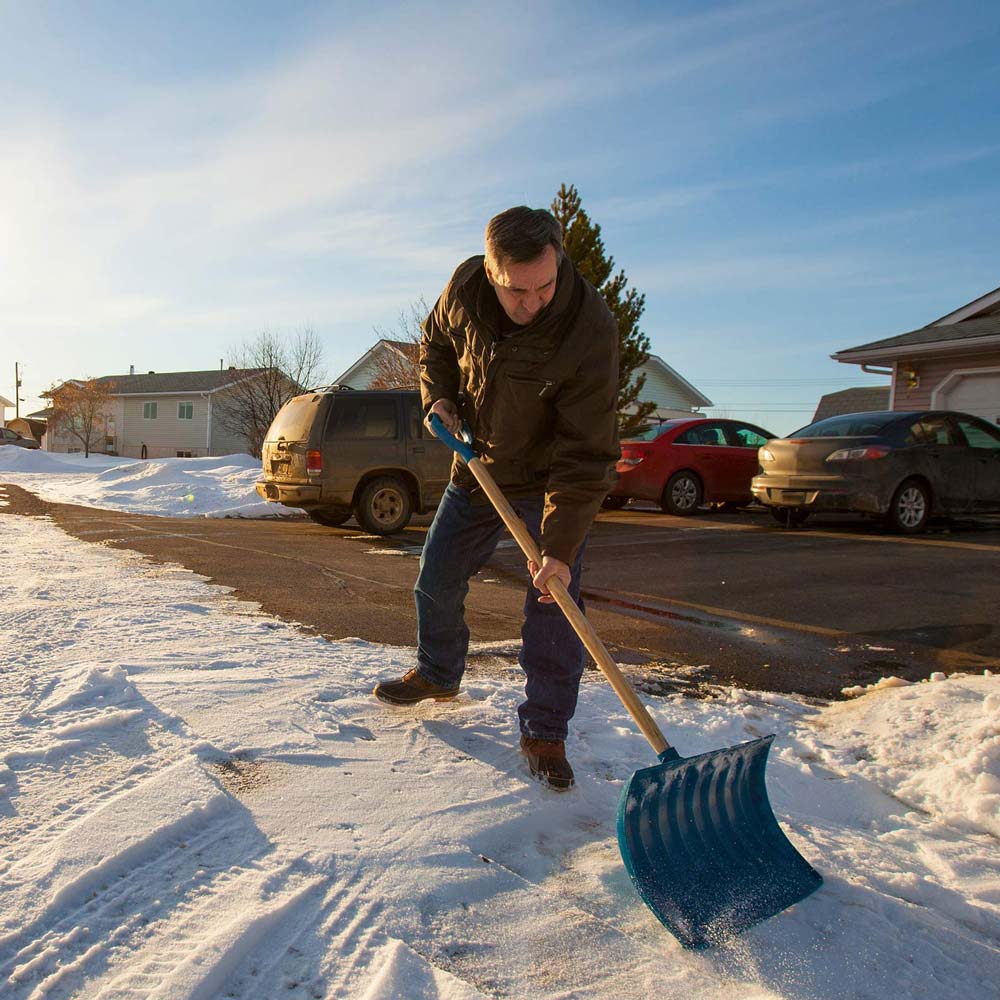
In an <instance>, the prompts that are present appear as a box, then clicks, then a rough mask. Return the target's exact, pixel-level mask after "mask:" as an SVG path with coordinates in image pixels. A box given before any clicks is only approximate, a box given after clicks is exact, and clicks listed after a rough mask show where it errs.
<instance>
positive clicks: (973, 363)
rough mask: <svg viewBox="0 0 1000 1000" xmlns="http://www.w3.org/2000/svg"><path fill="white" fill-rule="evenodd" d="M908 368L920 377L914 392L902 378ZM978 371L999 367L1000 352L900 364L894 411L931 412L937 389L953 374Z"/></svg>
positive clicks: (942, 357) (952, 356) (897, 371)
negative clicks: (954, 372) (934, 393)
mask: <svg viewBox="0 0 1000 1000" xmlns="http://www.w3.org/2000/svg"><path fill="white" fill-rule="evenodd" d="M905 367H910V368H912V369H913V370H914V371H915V372H916V373H917V375H918V376H919V377H920V385H918V386H917V387H916V388H915V389H908V388H907V387H906V379H905V378H904V377H903V375H902V371H903V369H904V368H905ZM976 368H1000V351H992V352H989V353H984V352H981V351H980V352H978V353H975V354H964V355H962V354H954V355H946V356H941V357H932V358H924V359H920V360H916V359H914V360H913V361H912V362H909V363H908V364H907V365H904V364H903V363H902V362H900V363H899V364H898V365H897V368H896V376H895V377H894V383H895V390H896V391H895V394H894V396H893V404H892V408H893V409H894V410H928V409H930V408H931V395H932V394H933V392H934V390H935V389H936V388H937V387H938V386H939V385H940V384H941V383H942V382H943V381H944V380H945V379H946V378H947V377H948V376H949V375H950V374H951V373H952V372H953V371H965V370H971V369H976Z"/></svg>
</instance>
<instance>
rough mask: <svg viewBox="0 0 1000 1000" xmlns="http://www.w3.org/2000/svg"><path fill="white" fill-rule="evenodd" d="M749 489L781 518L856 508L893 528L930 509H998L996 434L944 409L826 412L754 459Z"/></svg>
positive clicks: (917, 524)
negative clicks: (754, 471) (756, 471)
mask: <svg viewBox="0 0 1000 1000" xmlns="http://www.w3.org/2000/svg"><path fill="white" fill-rule="evenodd" d="M757 458H758V461H759V462H760V473H759V474H758V475H757V476H755V477H754V479H753V482H752V483H751V490H752V492H753V495H754V496H755V497H756V498H757V499H758V500H759V501H760V502H761V503H762V504H765V505H766V506H768V507H770V508H771V512H772V513H773V514H774V516H775V517H776V518H777V519H778V520H779V521H781V522H782V523H784V524H788V525H791V524H797V523H801V522H802V521H804V520H805V519H806V518H807V517H808V516H809V514H810V513H811V512H812V511H856V512H859V513H863V514H874V515H878V516H880V517H882V518H884V519H885V522H886V525H887V526H888V527H889V528H891V529H892V530H894V531H897V532H902V533H904V534H913V533H916V532H918V531H923V530H924V528H926V527H927V521H928V519H929V518H930V516H931V515H932V514H971V513H986V512H994V511H1000V430H998V429H997V428H996V427H994V426H993V425H992V424H989V423H987V422H986V421H985V420H982V419H980V418H979V417H973V416H970V415H969V414H968V413H956V412H953V411H950V410H922V411H918V412H909V413H906V412H884V411H883V412H879V413H847V414H842V415H840V416H836V417H827V419H825V420H820V421H818V422H816V423H814V424H810V425H809V426H808V427H803V428H802V429H801V430H798V431H796V432H795V433H794V434H790V435H789V436H788V437H786V438H776V439H775V440H773V441H768V442H767V444H765V445H764V446H763V447H762V448H761V449H760V451H759V452H758V455H757Z"/></svg>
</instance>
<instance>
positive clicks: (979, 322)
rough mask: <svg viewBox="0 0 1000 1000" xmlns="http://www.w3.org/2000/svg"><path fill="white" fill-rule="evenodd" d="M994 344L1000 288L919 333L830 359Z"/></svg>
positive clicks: (998, 333) (999, 331) (999, 328)
mask: <svg viewBox="0 0 1000 1000" xmlns="http://www.w3.org/2000/svg"><path fill="white" fill-rule="evenodd" d="M994 344H1000V288H994V289H993V291H992V292H987V293H986V294H985V295H980V296H979V298H978V299H973V300H972V302H968V303H966V304H965V305H964V306H960V307H959V308H958V309H955V310H954V311H952V312H950V313H948V314H947V316H942V317H941V318H940V319H937V320H935V321H934V322H933V323H928V324H927V326H922V327H920V329H919V330H910V332H909V333H900V334H897V335H896V336H895V337H884V338H883V339H882V340H872V341H870V342H869V343H867V344H859V345H858V346H857V347H847V348H845V349H844V350H842V351H837V353H836V354H831V355H830V357H831V358H833V360H834V361H846V362H849V363H851V362H853V363H861V362H865V361H877V360H879V359H880V358H883V359H886V360H888V359H891V358H898V357H901V356H904V355H905V354H907V353H912V354H931V353H941V352H942V351H949V350H950V351H954V350H955V349H957V348H964V347H971V348H972V349H973V350H978V349H980V348H984V347H992V346H994Z"/></svg>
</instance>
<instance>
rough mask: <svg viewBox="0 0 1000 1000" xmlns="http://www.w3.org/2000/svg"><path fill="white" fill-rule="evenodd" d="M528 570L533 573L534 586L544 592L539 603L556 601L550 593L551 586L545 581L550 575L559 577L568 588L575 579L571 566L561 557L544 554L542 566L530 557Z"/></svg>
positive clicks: (532, 581)
mask: <svg viewBox="0 0 1000 1000" xmlns="http://www.w3.org/2000/svg"><path fill="white" fill-rule="evenodd" d="M528 572H529V573H530V574H531V583H532V586H533V587H534V588H535V589H536V590H540V591H541V592H542V596H541V597H539V598H538V603H539V604H553V603H554V602H555V598H554V597H553V596H552V595H551V594H550V593H549V588H548V586H546V583H545V581H546V580H548V579H549V577H550V576H556V577H558V578H559V579H560V580H562V582H563V584H564V585H565V586H566V587H567V588H568V587H569V585H570V581H571V580H572V579H573V574H572V572H571V571H570V568H569V566H567V565H566V563H564V562H563V561H562V560H561V559H556V558H554V557H553V556H542V565H541V567H539V565H538V563H536V562H533V561H532V560H530V559H529V560H528Z"/></svg>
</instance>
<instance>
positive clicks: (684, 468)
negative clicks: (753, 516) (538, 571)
mask: <svg viewBox="0 0 1000 1000" xmlns="http://www.w3.org/2000/svg"><path fill="white" fill-rule="evenodd" d="M773 438H774V435H773V434H772V433H771V432H770V431H766V430H764V429H763V428H761V427H757V426H755V425H754V424H747V423H744V422H743V421H741V420H714V419H712V418H705V417H688V418H682V419H680V420H665V421H663V423H660V424H657V425H654V426H653V427H651V428H650V429H649V430H647V431H646V432H645V433H644V434H641V435H639V436H638V437H636V438H633V439H630V440H628V441H623V442H622V454H621V458H620V459H619V460H618V464H617V466H615V469H616V471H617V472H618V483H617V485H616V486H615V487H614V489H613V490H612V491H611V492H610V493H609V494H608V496H607V498H606V499H605V501H604V506H605V507H606V508H608V509H611V510H615V509H617V508H619V507H624V506H625V504H626V503H627V502H628V501H629V500H630V499H635V500H655V501H656V502H657V503H658V504H659V505H660V506H661V507H662V508H663V510H664V512H665V513H667V514H681V515H684V514H693V513H694V512H695V511H696V510H697V509H698V508H699V507H700V506H702V504H706V503H749V502H750V500H751V499H752V495H751V493H750V480H751V479H753V477H754V476H755V475H757V470H758V466H757V449H758V448H760V447H761V445H764V444H766V443H767V442H768V441H770V440H772V439H773Z"/></svg>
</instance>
